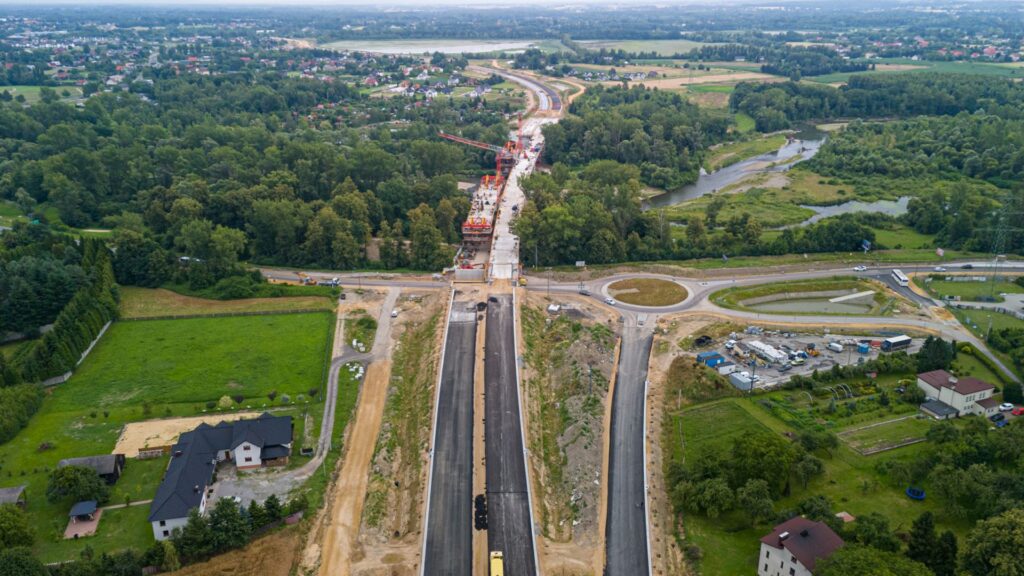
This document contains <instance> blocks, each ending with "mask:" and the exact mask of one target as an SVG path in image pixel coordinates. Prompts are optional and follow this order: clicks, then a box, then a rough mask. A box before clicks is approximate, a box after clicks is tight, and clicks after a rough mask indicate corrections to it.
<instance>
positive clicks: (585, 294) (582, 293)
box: [580, 288, 590, 296]
mask: <svg viewBox="0 0 1024 576" xmlns="http://www.w3.org/2000/svg"><path fill="white" fill-rule="evenodd" d="M580 295H582V296H590V290H587V289H586V288H580Z"/></svg>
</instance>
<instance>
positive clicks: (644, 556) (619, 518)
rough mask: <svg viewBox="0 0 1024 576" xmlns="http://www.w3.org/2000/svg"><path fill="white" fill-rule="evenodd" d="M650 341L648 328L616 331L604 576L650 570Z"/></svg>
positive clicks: (631, 327)
mask: <svg viewBox="0 0 1024 576" xmlns="http://www.w3.org/2000/svg"><path fill="white" fill-rule="evenodd" d="M651 342H652V335H651V332H650V330H648V329H645V328H638V327H633V326H627V327H624V328H623V330H622V348H621V350H620V352H619V371H618V374H617V375H616V377H615V392H614V395H613V398H612V427H611V436H610V439H609V441H610V443H611V446H610V451H609V463H608V468H609V474H608V522H607V527H606V529H605V574H606V576H635V575H640V574H649V573H650V569H649V564H650V562H649V557H648V547H647V501H646V490H647V489H646V486H645V483H646V478H645V476H646V475H645V474H644V459H645V454H646V452H645V440H644V418H645V415H644V398H645V397H646V384H645V383H646V381H647V361H648V358H649V357H650V354H651Z"/></svg>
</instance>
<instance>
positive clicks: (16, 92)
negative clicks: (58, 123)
mask: <svg viewBox="0 0 1024 576" xmlns="http://www.w3.org/2000/svg"><path fill="white" fill-rule="evenodd" d="M42 88H43V87H42V86H0V92H9V93H10V94H11V96H14V97H18V96H24V97H25V103H26V104H35V103H36V102H39V100H40V96H39V92H40V91H41V90H42ZM49 88H51V89H52V90H54V91H55V92H56V93H57V96H58V97H59V98H61V99H65V98H81V96H82V89H81V88H79V87H78V86H49ZM64 92H67V96H65V95H64Z"/></svg>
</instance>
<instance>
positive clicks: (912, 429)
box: [840, 416, 931, 452]
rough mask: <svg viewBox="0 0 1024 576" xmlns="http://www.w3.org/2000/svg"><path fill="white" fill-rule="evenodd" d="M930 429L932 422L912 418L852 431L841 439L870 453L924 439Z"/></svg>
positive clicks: (856, 448)
mask: <svg viewBox="0 0 1024 576" xmlns="http://www.w3.org/2000/svg"><path fill="white" fill-rule="evenodd" d="M930 427H931V422H930V421H928V420H926V419H923V418H917V417H915V416H910V417H906V418H904V419H903V420H898V421H894V422H888V423H885V424H877V425H874V426H872V427H870V428H861V429H859V430H854V431H850V432H847V433H844V434H842V435H841V436H840V438H841V439H842V441H843V442H845V443H846V444H847V445H848V446H850V447H851V448H853V449H855V450H860V451H862V452H869V451H872V450H878V449H882V448H885V447H890V446H895V445H898V444H900V443H903V442H907V441H911V440H919V439H922V438H924V435H925V434H926V433H927V432H928V429H929V428H930Z"/></svg>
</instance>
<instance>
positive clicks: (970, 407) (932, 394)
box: [917, 370, 999, 419]
mask: <svg viewBox="0 0 1024 576" xmlns="http://www.w3.org/2000/svg"><path fill="white" fill-rule="evenodd" d="M917 387H918V388H920V389H921V391H922V392H924V394H925V396H927V397H928V402H926V403H925V404H924V405H922V406H923V409H924V410H925V411H926V412H929V413H930V414H932V416H934V417H936V418H940V419H941V418H949V417H952V416H966V415H968V414H978V415H980V416H990V415H992V414H995V413H996V412H997V411H998V410H999V401H998V400H996V399H995V398H993V395H994V394H995V392H996V387H995V386H993V385H991V384H989V383H988V382H985V381H984V380H979V379H977V378H972V377H969V376H968V377H966V378H957V377H956V376H954V375H952V374H950V373H949V372H946V371H945V370H932V371H931V372H923V373H921V374H918V375H917ZM936 402H938V403H940V404H942V405H944V406H939V405H938V404H936ZM929 407H938V408H939V410H935V409H929Z"/></svg>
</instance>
